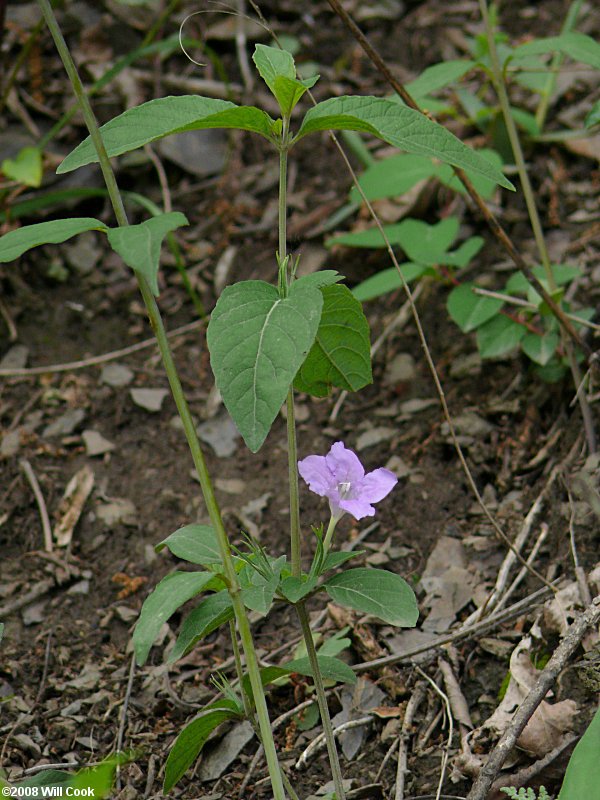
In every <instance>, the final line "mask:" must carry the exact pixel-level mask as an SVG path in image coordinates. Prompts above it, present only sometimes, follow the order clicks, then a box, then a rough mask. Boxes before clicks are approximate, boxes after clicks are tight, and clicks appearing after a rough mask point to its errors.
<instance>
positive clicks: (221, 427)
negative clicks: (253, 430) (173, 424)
mask: <svg viewBox="0 0 600 800" xmlns="http://www.w3.org/2000/svg"><path fill="white" fill-rule="evenodd" d="M196 432H197V434H198V436H199V437H200V439H202V441H203V442H206V444H209V445H210V446H211V447H212V449H213V450H214V451H215V454H216V455H217V456H219V458H227V457H228V456H232V455H233V454H234V453H235V451H236V450H237V445H238V440H239V438H240V432H239V431H238V429H237V428H236V427H235V425H234V423H233V420H232V419H231V417H230V416H229V414H221V415H219V416H217V417H214V419H209V420H207V421H206V422H203V423H202V424H200V425H198V427H197V428H196Z"/></svg>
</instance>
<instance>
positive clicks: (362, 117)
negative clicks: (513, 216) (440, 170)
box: [296, 96, 514, 189]
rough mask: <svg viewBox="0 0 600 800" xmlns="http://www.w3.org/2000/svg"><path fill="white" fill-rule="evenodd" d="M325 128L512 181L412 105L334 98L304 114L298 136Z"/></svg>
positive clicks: (503, 183)
mask: <svg viewBox="0 0 600 800" xmlns="http://www.w3.org/2000/svg"><path fill="white" fill-rule="evenodd" d="M323 130H356V131H363V132H365V133H371V134H373V135H374V136H377V137H379V138H380V139H383V140H384V141H385V142H388V144H392V145H394V146H395V147H398V148H400V149H401V150H405V151H406V152H408V153H416V154H418V155H424V156H433V157H434V158H439V159H440V161H443V162H444V163H447V164H452V165H453V166H456V167H462V168H463V169H471V170H473V171H474V172H479V173H481V174H482V175H485V176H486V177H487V178H490V179H491V180H494V181H496V183H499V184H500V185H501V186H504V187H506V188H508V189H514V187H513V185H512V183H511V182H510V181H509V180H507V179H506V178H505V177H504V175H503V174H502V173H501V172H500V171H499V170H498V169H496V168H495V167H493V166H492V165H491V164H490V163H489V162H488V161H486V160H485V159H484V158H482V157H481V156H479V155H478V154H477V153H476V152H475V151H473V150H471V149H470V148H469V147H467V146H466V145H465V144H463V143H462V142H461V141H460V139H457V138H456V136H454V135H453V134H451V133H450V132H449V131H447V130H446V129H445V128H443V127H442V126H441V125H438V124H437V123H436V122H432V121H431V120H430V119H428V118H427V117H426V116H424V115H423V114H421V113H420V112H418V111H414V110H413V109H411V108H406V107H405V106H401V105H399V104H398V103H394V102H392V101H391V100H383V99H380V98H377V97H360V96H357V97H347V96H346V97H333V98H330V99H329V100H324V101H323V102H322V103H318V104H317V105H316V106H315V107H314V108H311V109H310V111H309V112H308V113H307V114H306V116H305V117H304V121H303V122H302V126H301V128H300V130H299V132H298V135H297V137H296V138H301V137H302V136H306V135H307V134H309V133H314V132H315V131H323Z"/></svg>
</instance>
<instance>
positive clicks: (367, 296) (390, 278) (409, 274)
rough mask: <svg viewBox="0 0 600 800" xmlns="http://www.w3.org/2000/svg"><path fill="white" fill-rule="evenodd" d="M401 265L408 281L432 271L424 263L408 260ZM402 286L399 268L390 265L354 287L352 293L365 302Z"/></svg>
mask: <svg viewBox="0 0 600 800" xmlns="http://www.w3.org/2000/svg"><path fill="white" fill-rule="evenodd" d="M399 266H400V269H401V270H402V274H403V275H404V280H405V281H406V282H407V283H410V282H411V281H414V280H416V279H417V278H420V277H421V276H422V275H425V274H426V273H427V272H430V271H431V270H430V268H429V267H426V266H425V265H424V264H411V263H410V262H407V263H405V264H400V265H399ZM401 288H402V280H401V278H400V275H398V270H397V269H396V267H390V268H389V269H382V270H381V272H378V273H377V274H376V275H371V277H370V278H367V279H366V281H363V282H362V283H359V284H358V286H355V287H354V289H352V294H353V295H354V296H355V297H356V299H357V300H360V301H361V303H364V302H365V301H366V300H374V299H375V298H376V297H381V295H382V294H389V293H390V292H395V291H396V290H397V289H401Z"/></svg>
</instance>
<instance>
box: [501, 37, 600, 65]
mask: <svg viewBox="0 0 600 800" xmlns="http://www.w3.org/2000/svg"><path fill="white" fill-rule="evenodd" d="M557 51H558V52H561V53H564V54H565V55H566V56H569V58H572V59H573V61H581V62H582V63H583V64H589V65H590V66H591V67H595V68H596V69H600V43H598V42H596V41H595V40H594V39H592V37H591V36H586V34H584V33H577V32H575V31H570V32H568V33H562V34H561V35H560V36H550V37H548V38H547V39H534V41H533V42H527V43H526V44H522V45H520V46H519V47H516V48H515V50H514V51H513V59H514V60H518V59H520V58H523V57H527V56H533V55H543V54H544V53H555V52H557Z"/></svg>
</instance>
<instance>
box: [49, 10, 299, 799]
mask: <svg viewBox="0 0 600 800" xmlns="http://www.w3.org/2000/svg"><path fill="white" fill-rule="evenodd" d="M38 2H39V5H40V8H41V10H42V14H43V15H44V19H45V20H46V24H47V25H48V29H49V31H50V33H51V35H52V38H53V39H54V43H55V45H56V49H57V50H58V53H59V55H60V57H61V60H62V62H63V65H64V67H65V70H66V72H67V75H68V76H69V79H70V81H71V84H72V86H73V91H74V93H75V96H76V97H77V101H78V103H79V105H80V107H81V110H82V113H83V116H84V119H85V123H86V126H87V128H88V131H89V133H90V136H91V138H92V141H93V143H94V146H95V148H96V152H97V154H98V160H99V162H100V168H101V170H102V175H103V177H104V180H105V183H106V188H107V190H108V193H109V197H110V200H111V203H112V206H113V209H114V212H115V217H116V219H117V222H118V224H119V226H125V225H127V224H128V221H127V215H126V213H125V208H124V205H123V199H122V197H121V194H120V192H119V188H118V186H117V181H116V178H115V174H114V172H113V170H112V167H111V165H110V161H109V159H108V155H107V153H106V148H105V147H104V142H103V141H102V137H101V135H100V131H99V128H98V123H97V121H96V118H95V116H94V113H93V111H92V108H91V105H90V102H89V100H88V98H87V95H86V94H85V90H84V88H83V85H82V83H81V79H80V77H79V74H78V72H77V68H76V66H75V63H74V61H73V58H72V57H71V53H70V52H69V49H68V47H67V44H66V42H65V40H64V37H63V35H62V33H61V31H60V28H59V26H58V22H57V20H56V17H55V16H54V12H53V10H52V7H51V5H50V3H49V0H38ZM136 277H137V279H138V284H139V288H140V292H141V294H142V298H143V300H144V303H145V305H146V310H147V312H148V318H149V320H150V324H151V326H152V329H153V331H154V335H155V336H156V340H157V343H158V347H159V350H160V354H161V357H162V360H163V365H164V368H165V372H166V373H167V378H168V380H169V385H170V387H171V392H172V394H173V399H174V400H175V405H176V406H177V411H178V412H179V415H180V417H181V421H182V424H183V429H184V433H185V436H186V439H187V442H188V445H189V448H190V451H191V455H192V460H193V462H194V466H195V468H196V472H197V474H198V478H199V480H200V486H201V489H202V495H203V497H204V502H205V503H206V508H207V511H208V514H209V517H210V520H211V523H212V525H213V528H214V530H215V533H216V535H217V540H218V543H219V551H220V555H221V559H222V563H223V567H224V573H225V579H226V581H227V584H228V586H227V588H228V591H229V594H230V596H231V602H232V605H233V609H234V613H235V617H236V622H237V625H238V629H239V632H240V638H241V640H242V647H243V649H244V655H245V656H246V665H247V668H248V675H249V678H250V684H251V686H252V691H253V693H254V701H255V704H256V715H257V717H258V723H259V727H260V731H261V735H262V741H263V745H264V748H265V757H266V759H267V765H268V768H269V774H270V776H271V782H272V787H273V795H274V797H275V800H285V792H284V789H283V782H282V779H281V770H280V767H279V762H278V760H277V753H276V751H275V742H274V740H273V733H272V730H271V723H270V720H269V713H268V710H267V703H266V699H265V695H264V690H263V685H262V681H261V677H260V669H259V666H258V659H257V657H256V651H255V649H254V642H253V640H252V633H251V631H250V624H249V622H248V617H247V616H246V611H245V607H244V603H243V601H242V598H241V594H240V592H241V589H240V585H239V582H238V579H237V574H236V571H235V567H234V564H233V559H232V556H231V550H230V546H229V540H228V538H227V533H226V531H225V527H224V525H223V520H222V518H221V512H220V509H219V505H218V503H217V500H216V497H215V494H214V489H213V486H212V481H211V479H210V475H209V473H208V468H207V466H206V461H205V459H204V454H203V452H202V448H201V446H200V442H199V440H198V435H197V433H196V429H195V427H194V422H193V420H192V415H191V414H190V410H189V407H188V404H187V401H186V399H185V395H184V393H183V389H182V386H181V381H180V380H179V375H178V373H177V368H176V366H175V362H174V360H173V355H172V353H171V348H170V346H169V341H168V339H167V335H166V331H165V328H164V325H163V321H162V317H161V315H160V311H159V308H158V305H157V303H156V299H155V298H154V295H153V294H152V292H151V290H150V287H149V286H148V282H147V281H146V280H145V278H143V277H142V276H140V275H136Z"/></svg>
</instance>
